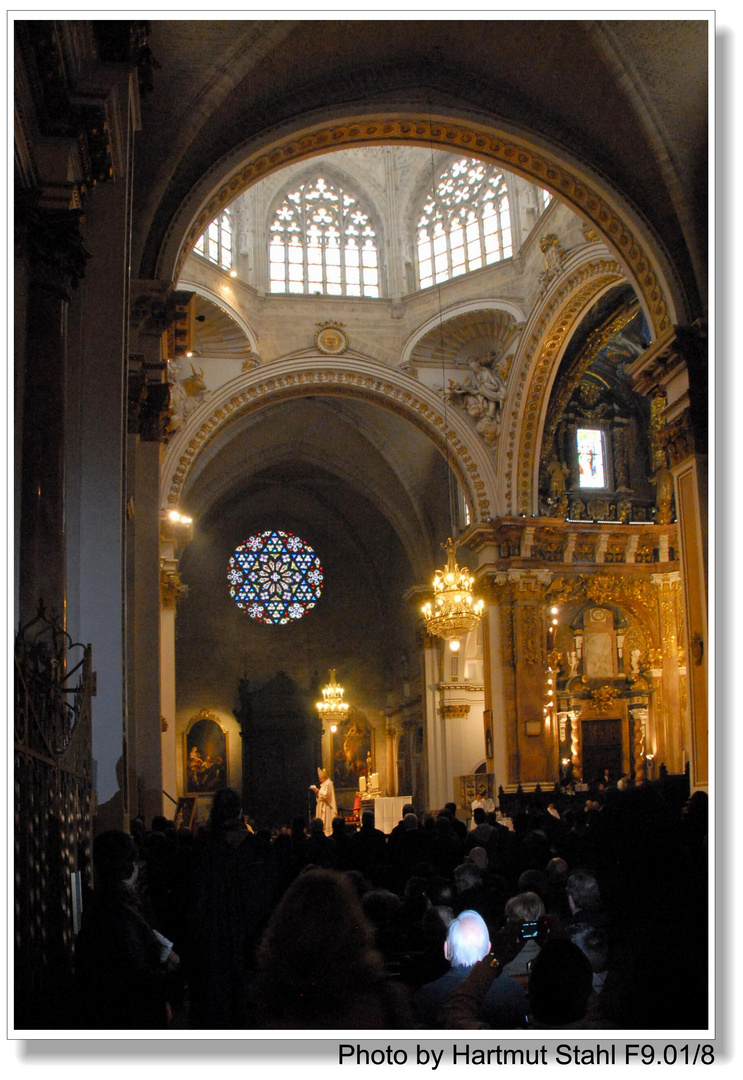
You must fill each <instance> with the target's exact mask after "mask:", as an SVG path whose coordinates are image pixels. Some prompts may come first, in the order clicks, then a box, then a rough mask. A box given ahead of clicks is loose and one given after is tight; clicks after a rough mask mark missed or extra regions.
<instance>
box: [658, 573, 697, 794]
mask: <svg viewBox="0 0 743 1080" xmlns="http://www.w3.org/2000/svg"><path fill="white" fill-rule="evenodd" d="M651 580H652V582H653V584H654V585H655V588H656V590H657V594H658V606H659V610H660V631H661V657H660V669H661V679H662V687H663V694H662V706H661V715H660V716H658V715H656V717H655V722H656V732H657V734H658V735H660V740H659V747H658V749H659V754H660V760H661V761H662V762H663V763H664V764H665V766H666V768H667V769H668V771H669V772H670V773H680V772H682V771H683V751H684V748H685V747H688V741H686V739H685V736H688V723H687V721H686V717H685V716H684V715H683V712H682V709H681V688H680V678H679V663H678V660H679V637H680V632H682V631H681V624H682V621H683V611H682V609H681V575H680V574H679V573H670V574H653V575H652V577H651Z"/></svg>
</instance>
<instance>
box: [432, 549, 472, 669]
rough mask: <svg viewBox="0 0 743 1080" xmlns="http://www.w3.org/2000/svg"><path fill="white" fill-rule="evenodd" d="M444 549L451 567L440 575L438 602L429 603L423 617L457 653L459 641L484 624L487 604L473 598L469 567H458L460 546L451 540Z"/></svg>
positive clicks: (435, 584)
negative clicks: (457, 559) (482, 616)
mask: <svg viewBox="0 0 743 1080" xmlns="http://www.w3.org/2000/svg"><path fill="white" fill-rule="evenodd" d="M441 546H442V547H445V548H446V551H447V556H448V557H447V564H446V566H445V567H444V569H443V570H437V571H436V575H435V577H434V579H433V592H434V602H433V604H432V603H431V601H430V600H429V602H428V603H427V604H424V605H423V617H424V619H425V620H426V630H427V631H428V633H429V634H436V635H437V636H438V637H441V638H444V640H445V641H449V642H451V648H452V649H453V650H454V652H456V650H457V649H458V648H459V638H461V637H463V636H464V635H465V634H468V633H469V632H470V630H474V628H475V627H476V626H477V624H478V622H479V621H480V617H481V615H482V612H483V608H484V607H485V603H484V601H483V600H476V599H475V597H474V596H473V595H472V586H473V585H474V583H475V579H474V578H473V577H471V576H470V572H469V570H467V568H466V567H463V568H461V569H460V567H459V566H458V565H457V561H456V558H455V552H456V544H454V543H453V542H452V539H451V537H449V539H448V540H447V542H446V544H442V545H441Z"/></svg>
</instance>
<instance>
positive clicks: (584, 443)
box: [576, 428, 606, 488]
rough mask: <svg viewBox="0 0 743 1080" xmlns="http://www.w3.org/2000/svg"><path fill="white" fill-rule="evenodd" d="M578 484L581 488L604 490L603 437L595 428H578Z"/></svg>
mask: <svg viewBox="0 0 743 1080" xmlns="http://www.w3.org/2000/svg"><path fill="white" fill-rule="evenodd" d="M576 441H577V444H578V473H579V484H580V487H582V488H605V487H606V466H605V455H604V436H603V433H602V432H601V430H600V429H597V428H578V431H577V432H576Z"/></svg>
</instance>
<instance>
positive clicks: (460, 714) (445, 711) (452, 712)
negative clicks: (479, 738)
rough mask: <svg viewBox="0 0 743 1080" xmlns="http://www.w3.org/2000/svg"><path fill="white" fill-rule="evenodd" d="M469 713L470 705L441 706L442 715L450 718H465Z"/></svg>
mask: <svg viewBox="0 0 743 1080" xmlns="http://www.w3.org/2000/svg"><path fill="white" fill-rule="evenodd" d="M469 713H470V707H469V705H459V704H457V705H451V704H450V705H442V706H441V715H442V716H443V717H445V718H446V719H449V720H454V719H456V720H464V719H465V718H466V717H467V716H469Z"/></svg>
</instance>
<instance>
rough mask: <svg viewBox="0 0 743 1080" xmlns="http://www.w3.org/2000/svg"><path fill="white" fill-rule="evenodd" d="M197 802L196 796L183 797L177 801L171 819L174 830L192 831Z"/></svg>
mask: <svg viewBox="0 0 743 1080" xmlns="http://www.w3.org/2000/svg"><path fill="white" fill-rule="evenodd" d="M198 801H199V797H198V795H184V796H182V798H180V799H179V800H178V802H177V803H176V807H175V815H174V818H173V820H174V823H175V827H176V829H193V827H194V823H195V821H196V804H197V803H198Z"/></svg>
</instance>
